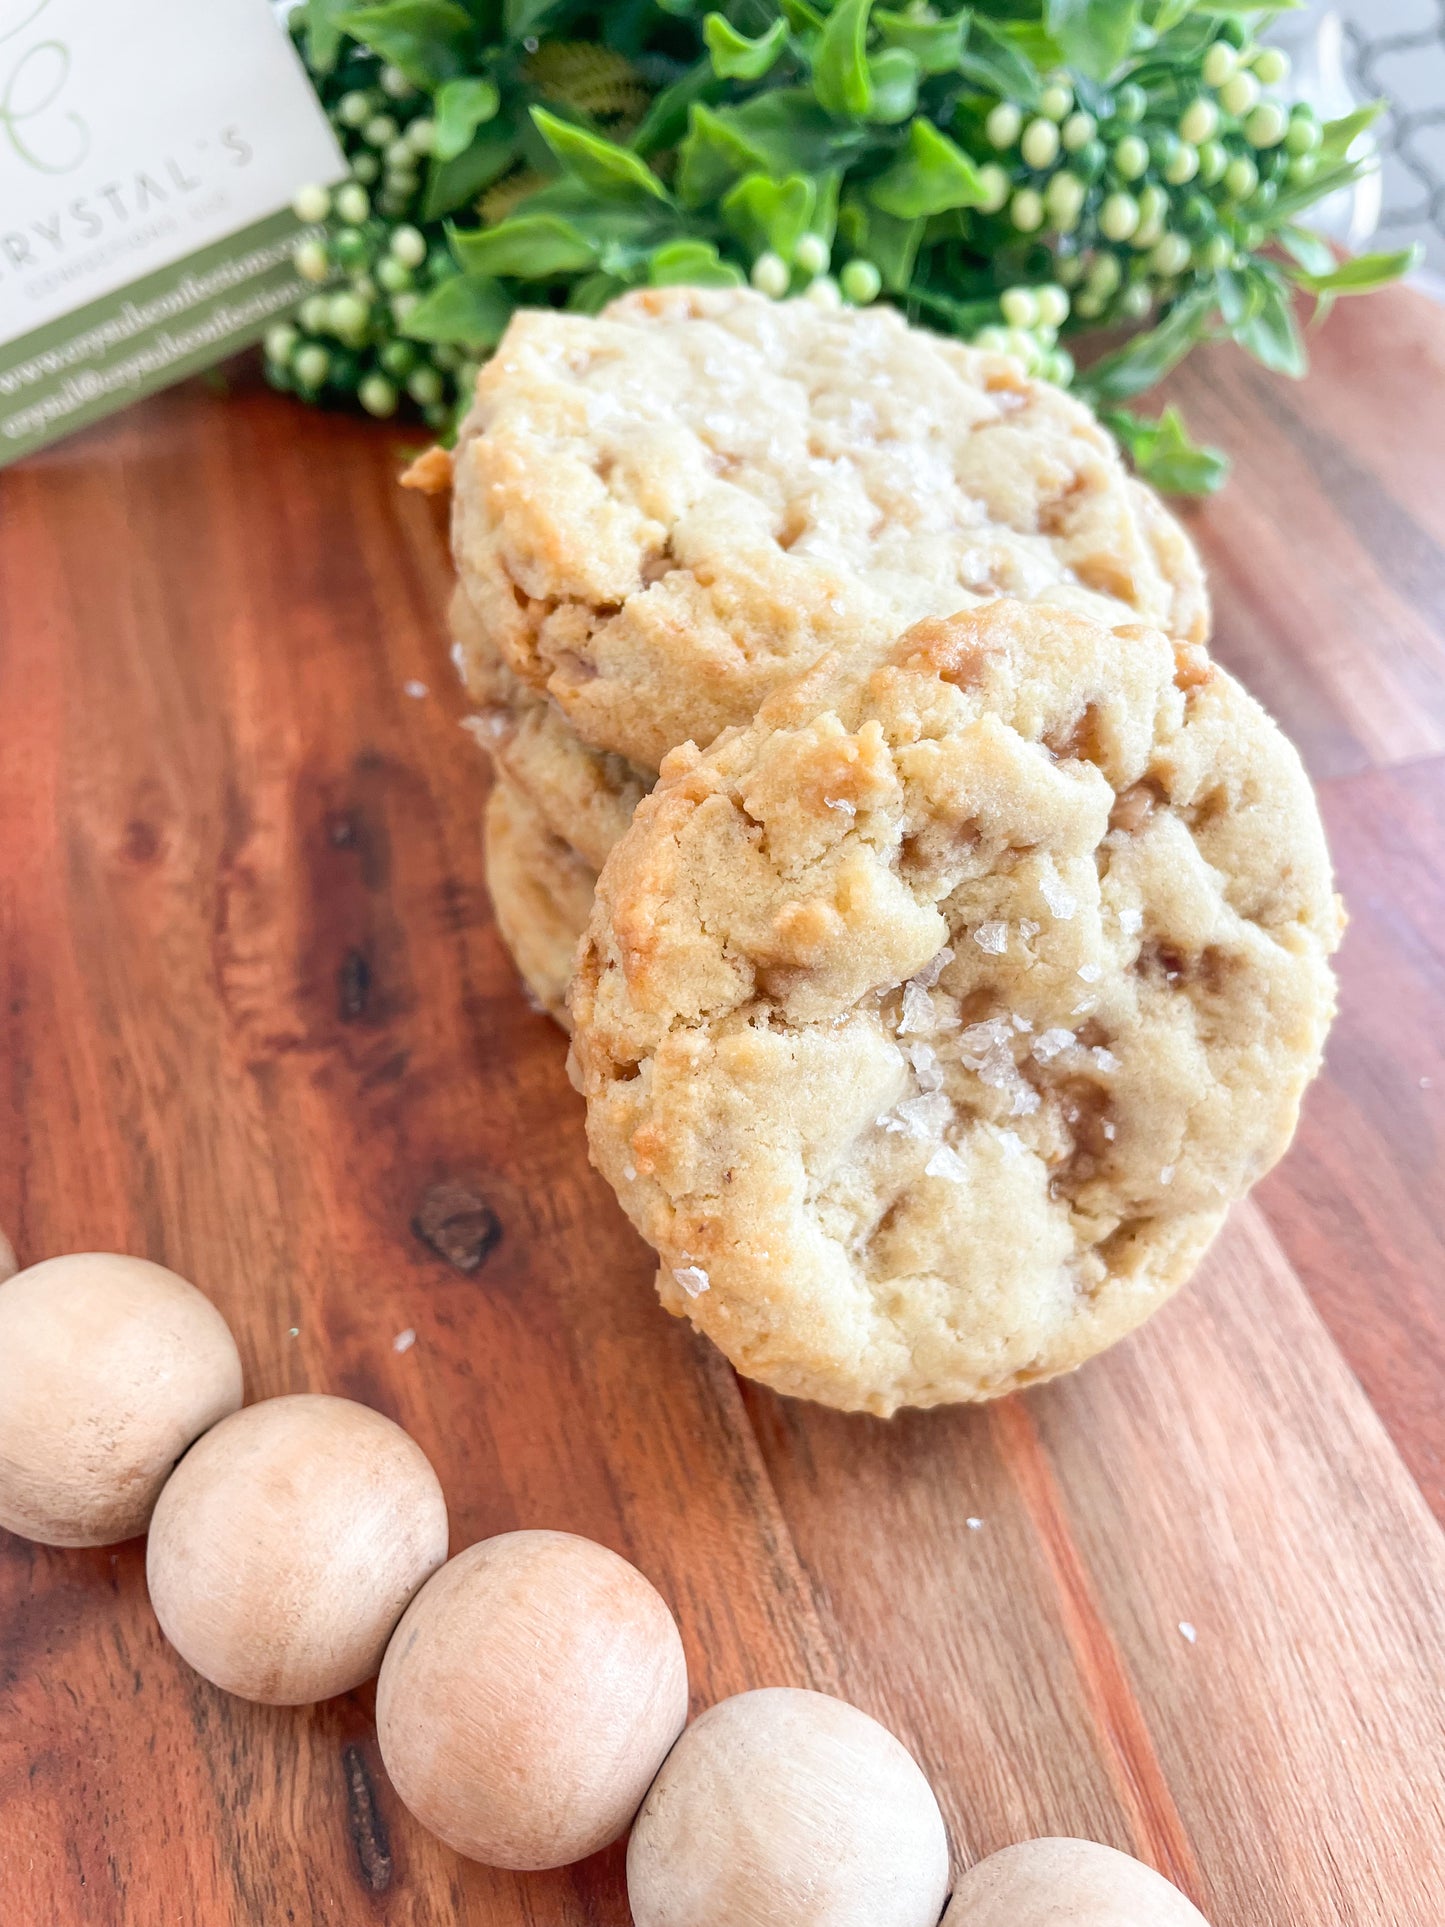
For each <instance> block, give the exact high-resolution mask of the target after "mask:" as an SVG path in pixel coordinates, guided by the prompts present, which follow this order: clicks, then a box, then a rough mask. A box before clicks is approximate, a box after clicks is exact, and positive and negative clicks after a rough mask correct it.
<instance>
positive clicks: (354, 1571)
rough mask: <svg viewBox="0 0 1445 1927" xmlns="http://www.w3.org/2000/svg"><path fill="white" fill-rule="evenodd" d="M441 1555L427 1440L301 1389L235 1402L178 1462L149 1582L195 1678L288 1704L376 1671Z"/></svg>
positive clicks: (153, 1544)
mask: <svg viewBox="0 0 1445 1927" xmlns="http://www.w3.org/2000/svg"><path fill="white" fill-rule="evenodd" d="M446 1556H447V1512H446V1502H445V1500H444V1499H443V1497H442V1489H441V1486H440V1484H439V1483H438V1481H437V1475H436V1473H435V1472H434V1471H433V1470H432V1468H431V1465H430V1463H429V1461H428V1459H427V1457H426V1454H425V1453H424V1452H423V1451H422V1449H421V1447H420V1446H419V1445H417V1444H416V1442H415V1441H414V1440H413V1439H410V1438H408V1437H407V1435H406V1433H405V1432H403V1431H402V1429H401V1427H400V1426H399V1425H393V1423H392V1422H391V1420H390V1419H389V1418H386V1417H384V1416H383V1415H382V1414H381V1413H380V1412H374V1411H372V1410H371V1408H370V1407H369V1406H366V1405H355V1404H353V1403H352V1402H351V1400H350V1399H344V1398H327V1397H323V1396H321V1395H320V1394H314V1393H298V1394H296V1395H294V1396H292V1397H289V1398H272V1399H267V1400H266V1401H265V1402H264V1403H263V1404H260V1405H252V1406H249V1407H248V1408H247V1409H246V1410H245V1411H244V1412H237V1413H236V1414H235V1416H234V1417H232V1418H228V1419H227V1420H225V1421H224V1423H223V1424H221V1425H218V1426H217V1427H216V1428H215V1430H214V1431H212V1432H209V1433H207V1435H206V1437H205V1438H204V1439H202V1440H201V1442H200V1443H199V1444H198V1445H197V1446H196V1447H195V1448H194V1449H193V1450H192V1451H191V1452H190V1453H189V1454H188V1455H187V1456H186V1458H185V1459H183V1460H182V1462H181V1464H180V1465H179V1466H178V1467H177V1469H176V1472H175V1475H174V1476H173V1477H172V1479H171V1480H170V1482H169V1484H168V1485H167V1486H166V1489H165V1491H164V1492H163V1493H162V1494H161V1497H160V1501H159V1503H158V1504H157V1506H156V1510H155V1517H154V1519H153V1520H152V1522H151V1535H150V1544H149V1546H148V1548H147V1552H146V1579H147V1582H148V1584H149V1586H150V1594H151V1604H152V1605H153V1606H154V1607H155V1612H156V1617H157V1618H158V1619H159V1620H160V1623H161V1630H162V1631H163V1632H164V1633H165V1635H166V1637H167V1639H169V1640H170V1642H171V1644H172V1645H173V1646H174V1647H175V1648H176V1650H177V1651H178V1652H179V1653H180V1655H181V1657H182V1658H183V1659H185V1660H187V1661H188V1662H189V1663H190V1664H191V1665H192V1666H194V1667H195V1669H196V1671H197V1672H198V1673H201V1674H202V1675H204V1677H205V1678H206V1679H208V1680H210V1681H211V1682H212V1683H213V1684H214V1685H216V1686H221V1687H224V1688H225V1690H226V1691H227V1692H228V1693H236V1694H238V1695H239V1696H240V1697H241V1698H242V1699H250V1700H262V1701H265V1702H266V1703H267V1704H269V1705H273V1706H296V1705H300V1704H302V1703H304V1702H306V1701H310V1700H322V1699H329V1698H331V1696H332V1695H333V1694H334V1693H344V1692H347V1691H349V1690H350V1688H352V1687H353V1686H359V1685H360V1684H361V1682H362V1681H363V1680H366V1679H370V1678H371V1676H372V1674H373V1673H375V1671H376V1669H377V1667H378V1666H379V1665H380V1664H381V1657H382V1654H383V1653H384V1652H385V1650H386V1642H387V1640H388V1639H389V1638H390V1636H391V1633H392V1629H393V1628H394V1627H395V1625H396V1622H397V1620H398V1619H399V1618H400V1617H401V1615H402V1613H403V1612H404V1611H405V1609H406V1606H407V1604H408V1602H409V1601H410V1599H411V1598H412V1595H413V1594H414V1593H415V1592H416V1590H417V1588H418V1587H419V1586H420V1585H421V1584H422V1583H423V1582H424V1581H425V1579H426V1578H427V1577H428V1575H429V1574H431V1573H433V1572H435V1571H436V1569H437V1567H438V1566H440V1565H441V1563H442V1561H443V1560H444V1559H445V1558H446Z"/></svg>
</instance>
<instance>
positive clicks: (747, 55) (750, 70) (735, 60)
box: [702, 13, 788, 80]
mask: <svg viewBox="0 0 1445 1927" xmlns="http://www.w3.org/2000/svg"><path fill="white" fill-rule="evenodd" d="M702 37H703V39H704V40H705V41H706V42H707V48H708V52H709V53H710V54H711V56H712V69H713V72H714V73H715V74H716V75H717V77H718V79H719V80H761V79H762V77H763V75H764V74H765V73H767V71H768V69H769V68H770V67H771V66H772V65H773V64H774V62H775V61H776V60H777V58H778V55H779V54H780V53H781V52H782V51H783V43H784V42H785V41H786V40H787V38H788V23H787V21H786V20H782V19H778V20H775V21H774V22H773V24H772V26H771V27H769V28H768V30H767V32H766V33H763V34H759V35H758V37H757V39H756V40H749V39H748V37H747V35H746V34H744V33H739V32H738V30H737V28H736V27H735V26H734V25H733V24H732V22H731V21H730V20H729V19H728V18H727V16H726V15H725V14H721V13H710V14H709V15H708V16H707V18H706V19H705V20H704V21H703V23H702Z"/></svg>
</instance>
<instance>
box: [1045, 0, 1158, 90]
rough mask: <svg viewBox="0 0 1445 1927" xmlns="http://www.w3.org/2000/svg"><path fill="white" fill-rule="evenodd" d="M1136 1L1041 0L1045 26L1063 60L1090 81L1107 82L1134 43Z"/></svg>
mask: <svg viewBox="0 0 1445 1927" xmlns="http://www.w3.org/2000/svg"><path fill="white" fill-rule="evenodd" d="M1138 24H1139V0H1044V25H1045V27H1046V28H1047V29H1048V32H1049V33H1050V35H1051V36H1052V37H1053V39H1055V40H1056V41H1057V42H1058V43H1059V46H1060V48H1061V50H1062V52H1063V55H1064V58H1065V60H1067V62H1068V63H1069V65H1070V66H1071V67H1075V68H1077V69H1078V71H1079V72H1080V73H1081V74H1087V75H1088V77H1089V78H1090V79H1091V80H1107V79H1108V78H1109V76H1110V74H1112V73H1113V72H1114V70H1115V68H1116V67H1118V65H1119V64H1120V62H1121V61H1122V60H1123V59H1124V57H1125V55H1126V54H1127V53H1128V52H1129V49H1130V47H1131V46H1132V45H1133V41H1134V29H1135V28H1136V27H1137V26H1138Z"/></svg>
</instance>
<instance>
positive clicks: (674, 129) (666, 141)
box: [632, 60, 724, 154]
mask: <svg viewBox="0 0 1445 1927" xmlns="http://www.w3.org/2000/svg"><path fill="white" fill-rule="evenodd" d="M723 91H724V86H723V83H722V82H721V81H720V80H719V79H718V77H717V75H716V74H715V73H714V72H713V70H712V62H711V61H710V60H699V61H698V62H697V64H696V65H695V66H693V67H689V68H688V70H687V72H686V73H685V74H680V75H679V76H678V78H677V79H676V80H674V81H673V82H672V84H671V86H668V87H664V88H663V90H662V92H661V93H660V94H658V95H657V96H656V98H655V99H654V100H653V103H652V105H651V106H650V107H649V108H648V110H647V113H646V114H645V115H644V117H643V121H642V125H641V126H640V127H639V128H638V130H637V132H636V133H635V134H634V135H633V136H632V146H633V151H634V152H635V153H638V154H656V153H659V152H661V151H662V149H664V148H667V147H676V146H677V144H678V142H679V141H680V140H681V139H682V137H683V135H684V133H685V132H686V130H687V120H688V114H689V112H690V110H691V108H692V107H693V105H694V104H695V103H696V102H697V101H710V100H715V99H717V98H718V97H719V96H720V95H721V94H722V93H723Z"/></svg>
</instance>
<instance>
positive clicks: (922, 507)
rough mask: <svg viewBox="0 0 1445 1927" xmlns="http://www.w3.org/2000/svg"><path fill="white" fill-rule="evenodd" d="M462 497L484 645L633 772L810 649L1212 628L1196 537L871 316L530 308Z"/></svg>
mask: <svg viewBox="0 0 1445 1927" xmlns="http://www.w3.org/2000/svg"><path fill="white" fill-rule="evenodd" d="M452 473H453V487H454V493H453V521H452V547H453V552H454V555H455V558H456V562H457V566H458V569H459V572H460V575H461V579H462V582H463V584H464V586H465V588H466V590H467V592H468V594H469V595H470V597H471V601H472V604H473V606H474V608H475V611H476V614H477V617H478V619H479V620H480V622H481V624H482V625H483V628H484V630H485V632H486V635H487V636H488V638H489V639H490V641H491V643H492V645H493V646H494V648H495V649H497V650H498V651H499V652H500V654H501V655H502V656H503V657H504V658H505V660H506V662H507V664H508V665H509V666H510V668H511V669H512V670H513V671H514V672H515V674H516V675H517V676H518V677H520V678H521V679H522V680H523V681H524V682H526V683H528V684H530V685H532V686H533V687H534V688H535V689H536V690H538V691H546V692H547V693H548V694H550V695H551V696H552V697H553V698H554V699H555V701H556V703H557V704H558V705H559V706H560V708H561V710H562V711H563V712H565V715H566V717H567V719H568V721H569V722H570V723H571V725H572V728H573V730H574V731H575V732H576V734H577V735H578V736H580V737H581V738H582V740H583V741H584V742H585V743H587V744H588V745H590V746H591V747H593V748H595V749H599V750H605V751H612V752H615V753H616V754H617V755H619V756H622V757H625V758H627V759H628V760H629V761H630V762H631V763H633V764H634V765H636V766H637V767H638V768H640V769H641V770H643V771H649V770H655V769H656V768H657V766H658V765H659V763H660V762H661V760H662V758H663V756H664V755H666V754H667V752H668V751H669V750H670V749H672V748H674V747H675V746H676V745H677V744H679V743H683V742H686V741H688V740H689V739H690V740H692V741H694V742H697V743H703V744H706V743H710V742H711V741H712V739H713V738H714V737H715V736H716V735H717V733H718V731H719V730H721V729H723V728H726V727H728V726H729V725H732V724H739V723H746V722H748V721H749V720H750V719H751V718H752V716H753V714H754V713H755V711H756V709H757V707H758V705H759V703H760V702H762V701H763V700H764V698H765V697H766V696H767V695H768V694H769V693H770V692H771V691H772V690H774V689H776V688H778V687H779V686H780V685H781V684H782V683H784V682H786V681H789V680H791V679H792V678H793V677H795V676H797V675H799V674H801V673H802V672H803V671H805V670H806V669H808V668H809V667H810V666H811V665H812V664H813V663H814V662H815V661H816V660H817V658H818V657H819V656H820V655H822V654H823V653H824V652H825V651H827V650H838V651H840V652H842V653H845V654H846V653H847V652H849V651H861V652H864V653H866V652H867V651H869V650H878V649H882V648H886V647H887V645H888V644H889V643H890V642H891V640H892V639H893V638H895V637H896V636H897V635H898V634H899V633H900V632H901V631H902V630H903V629H904V628H905V627H906V626H907V625H908V624H909V623H910V622H913V621H916V620H917V619H918V618H919V617H922V616H927V615H952V614H953V613H955V612H956V611H957V610H958V609H960V608H966V607H970V606H974V605H976V604H978V603H980V602H984V601H989V600H992V599H994V598H995V597H998V596H1000V595H1008V596H1014V597H1019V598H1021V599H1023V600H1025V601H1030V602H1034V601H1037V602H1044V603H1049V604H1052V605H1055V606H1058V607H1062V608H1067V609H1073V610H1075V611H1077V612H1080V613H1084V614H1092V615H1094V616H1096V617H1098V618H1099V619H1101V620H1103V621H1105V622H1109V623H1113V622H1119V621H1127V620H1139V621H1145V622H1149V623H1152V624H1154V625H1156V626H1157V627H1159V628H1161V629H1163V630H1165V631H1166V632H1167V633H1168V634H1170V635H1171V636H1173V637H1174V638H1176V639H1177V640H1180V641H1194V642H1198V641H1202V640H1203V639H1204V638H1205V636H1206V633H1207V630H1208V619H1209V618H1208V605H1207V601H1206V597H1205V591H1204V586H1203V580H1202V577H1201V574H1200V569H1199V563H1198V559H1197V557H1196V556H1195V554H1194V551H1193V548H1192V547H1191V545H1190V543H1189V540H1188V538H1187V537H1186V536H1185V535H1184V533H1183V531H1182V530H1181V529H1180V528H1179V526H1178V524H1177V523H1176V522H1175V521H1174V519H1173V517H1172V516H1170V515H1169V513H1168V511H1167V510H1166V509H1164V507H1163V506H1162V504H1160V503H1159V502H1158V501H1157V499H1156V498H1154V497H1153V496H1152V495H1150V493H1149V491H1148V490H1147V489H1145V488H1143V486H1142V485H1141V484H1139V483H1137V482H1136V481H1134V480H1132V479H1131V478H1130V477H1129V476H1128V474H1127V473H1126V471H1125V469H1124V467H1123V464H1122V462H1121V459H1120V456H1119V452H1118V449H1117V448H1116V446H1115V444H1114V442H1113V440H1112V439H1111V438H1110V436H1109V435H1108V434H1107V433H1106V432H1105V431H1104V429H1102V428H1101V427H1100V426H1099V424H1098V422H1097V421H1095V419H1094V417H1093V416H1092V415H1091V414H1090V412H1089V410H1088V409H1087V408H1086V407H1084V406H1083V404H1082V403H1080V402H1078V401H1076V400H1074V399H1073V398H1072V397H1071V396H1069V395H1066V394H1064V393H1063V392H1062V391H1061V390H1059V389H1057V388H1054V387H1051V386H1050V385H1049V384H1048V383H1047V382H1042V381H1037V380H1033V379H1031V378H1029V377H1028V376H1026V375H1025V374H1024V373H1023V371H1022V369H1021V368H1020V367H1019V365H1018V363H1017V362H1015V361H1013V360H1012V359H1011V358H1010V357H1008V356H1006V355H998V354H990V353H984V352H981V351H979V350H977V349H974V348H969V347H965V346H964V345H962V344H961V343H959V342H956V341H948V340H944V339H943V338H941V337H939V336H936V335H932V334H929V333H926V332H925V331H923V330H921V329H916V328H910V327H909V326H908V325H907V324H906V323H905V322H904V321H903V320H902V319H901V317H900V316H898V315H897V314H896V313H894V312H893V311H892V310H890V309H887V308H869V309H843V310H839V311H836V312H828V311H825V310H823V309H821V308H819V307H817V306H815V305H814V304H813V303H812V302H809V301H803V300H799V301H790V302H781V303H779V302H772V301H769V300H767V299H765V298H764V297H763V296H761V295H757V294H754V293H752V292H751V291H749V290H737V289H697V288H663V289H651V290H646V291H642V292H639V293H636V294H631V295H627V296H625V297H623V299H621V300H620V301H617V302H614V303H613V304H612V306H611V307H609V308H608V309H606V310H605V311H604V312H603V313H602V314H601V315H599V316H595V317H594V316H586V315H567V314H557V313H553V312H551V311H548V310H540V311H539V310H526V311H523V312H521V313H519V314H517V315H516V316H515V317H514V318H513V320H512V322H511V324H510V326H509V327H508V329H507V332H506V335H505V336H504V337H503V340H502V342H501V345H500V346H499V348H498V349H497V352H496V354H495V355H494V356H493V357H492V359H491V360H490V361H489V362H488V363H487V364H486V366H485V368H484V369H483V370H482V373H481V376H480V379H479V381H478V384H477V394H476V399H475V402H474V404H473V406H472V408H471V410H470V412H469V414H468V416H467V418H466V420H465V422H464V423H463V425H462V429H461V433H460V438H459V441H458V444H457V448H456V451H455V455H454V459H453V464H452ZM569 840H570V839H569Z"/></svg>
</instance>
